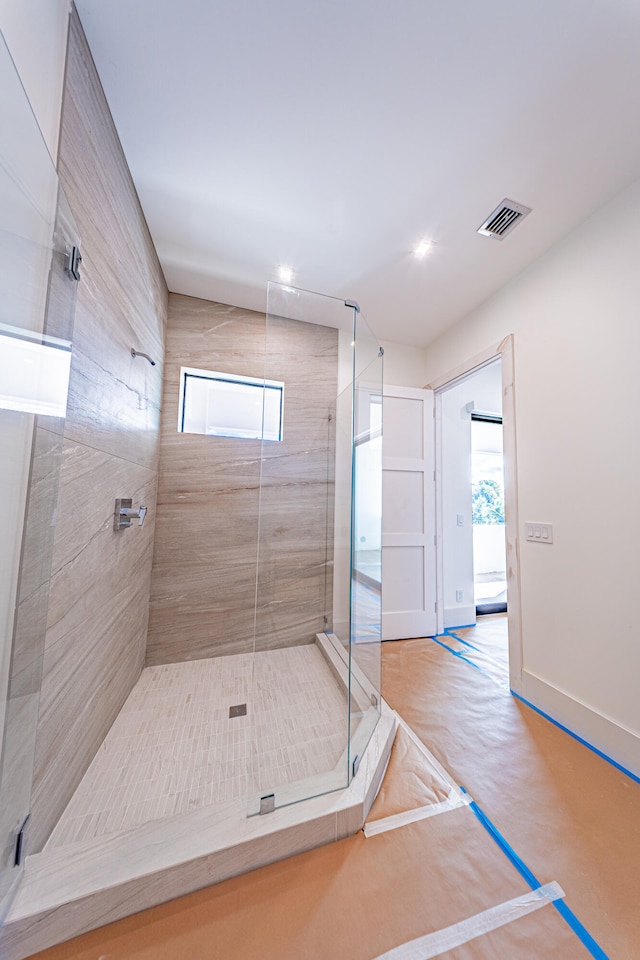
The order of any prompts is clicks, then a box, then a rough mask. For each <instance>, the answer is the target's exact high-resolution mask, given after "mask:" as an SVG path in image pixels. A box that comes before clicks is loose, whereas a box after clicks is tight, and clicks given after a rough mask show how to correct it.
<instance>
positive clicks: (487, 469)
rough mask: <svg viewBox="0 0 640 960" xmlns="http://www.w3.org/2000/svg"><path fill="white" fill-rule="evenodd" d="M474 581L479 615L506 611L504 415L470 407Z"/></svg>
mask: <svg viewBox="0 0 640 960" xmlns="http://www.w3.org/2000/svg"><path fill="white" fill-rule="evenodd" d="M471 502H472V527H473V585H474V600H475V606H476V616H486V615H487V614H495V613H506V612H507V553H506V541H505V526H504V457H503V444H502V416H501V415H498V414H493V413H482V412H480V411H477V410H472V411H471Z"/></svg>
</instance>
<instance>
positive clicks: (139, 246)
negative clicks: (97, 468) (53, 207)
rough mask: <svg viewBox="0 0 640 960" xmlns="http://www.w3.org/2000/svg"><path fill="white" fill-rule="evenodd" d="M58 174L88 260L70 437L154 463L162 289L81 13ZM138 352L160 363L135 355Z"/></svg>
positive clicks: (72, 43)
mask: <svg viewBox="0 0 640 960" xmlns="http://www.w3.org/2000/svg"><path fill="white" fill-rule="evenodd" d="M59 173H60V181H61V183H62V186H63V188H64V190H65V192H66V195H67V198H68V200H69V205H70V207H71V210H72V213H73V216H74V219H75V222H76V224H77V227H78V230H79V233H80V238H81V245H82V258H83V259H82V266H81V274H82V280H81V282H80V284H79V286H78V297H77V304H76V313H75V324H74V335H73V358H72V368H71V381H70V386H69V407H68V413H67V428H66V436H67V437H69V438H71V439H74V440H77V441H79V442H82V443H86V444H89V445H91V446H94V447H97V448H99V449H101V450H107V451H109V452H110V453H113V454H115V455H116V456H121V457H126V458H127V459H130V460H134V461H136V462H138V463H143V464H145V465H146V466H149V467H155V464H156V461H157V443H158V427H159V419H160V401H161V391H162V350H163V341H164V326H165V322H166V298H167V291H166V285H165V282H164V278H163V275H162V271H161V269H160V266H159V263H158V259H157V255H156V252H155V249H154V247H153V243H152V241H151V237H150V236H149V232H148V229H147V225H146V222H145V219H144V217H143V216H142V212H141V210H140V205H139V201H138V196H137V193H136V190H135V187H134V185H133V182H132V180H131V175H130V173H129V169H128V167H127V163H126V160H125V158H124V154H123V153H122V149H121V146H120V141H119V139H118V135H117V133H116V130H115V127H114V125H113V121H112V119H111V115H110V113H109V110H108V107H107V105H106V101H105V99H104V94H103V92H102V87H101V85H100V81H99V79H98V75H97V73H96V71H95V67H94V65H93V61H92V59H91V54H90V52H89V48H88V46H87V44H86V41H85V38H84V34H83V32H82V27H81V25H80V21H79V20H78V18H77V16H72V18H71V27H70V38H69V51H68V62H67V76H66V84H65V93H64V102H63V114H62V127H61V133H60V155H59ZM132 347H135V348H137V349H138V350H143V351H144V352H146V353H149V354H150V355H151V356H152V357H153V358H154V360H156V361H157V365H156V366H155V367H151V366H150V365H149V364H148V363H147V362H146V360H144V359H140V358H137V359H134V358H133V357H131V348H132Z"/></svg>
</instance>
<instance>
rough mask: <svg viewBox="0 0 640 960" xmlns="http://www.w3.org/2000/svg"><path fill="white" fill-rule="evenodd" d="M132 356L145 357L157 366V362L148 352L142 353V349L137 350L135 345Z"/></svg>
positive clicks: (132, 348)
mask: <svg viewBox="0 0 640 960" xmlns="http://www.w3.org/2000/svg"><path fill="white" fill-rule="evenodd" d="M131 356H132V357H144V358H145V360H148V361H149V363H150V364H151V366H152V367H155V365H156V362H155V360H152V359H151V357H150V356H149V354H148V353H142V351H141V350H136V349H135V347H131Z"/></svg>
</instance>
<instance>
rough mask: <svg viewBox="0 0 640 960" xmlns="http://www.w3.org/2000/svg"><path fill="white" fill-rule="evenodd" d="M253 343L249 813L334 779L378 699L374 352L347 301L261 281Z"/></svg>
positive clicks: (352, 766) (324, 789) (377, 365)
mask: <svg viewBox="0 0 640 960" xmlns="http://www.w3.org/2000/svg"><path fill="white" fill-rule="evenodd" d="M264 356H265V364H264V381H265V384H281V385H282V386H281V392H282V410H281V431H280V438H279V439H274V437H275V436H276V433H274V429H273V427H272V426H271V427H270V429H269V431H267V432H264V431H263V440H262V445H261V465H260V502H259V522H258V537H257V557H256V597H255V624H254V642H253V652H254V660H253V677H252V693H251V702H252V705H253V709H252V710H251V716H250V731H251V732H250V740H251V744H252V759H251V765H250V771H249V773H250V777H249V783H250V788H249V798H248V800H249V810H248V812H249V814H250V815H252V814H257V813H266V812H269V811H270V810H272V809H274V808H277V807H280V806H284V805H287V804H290V803H294V802H297V801H299V800H302V799H306V798H309V797H313V796H318V795H320V794H323V793H328V792H330V791H333V790H338V789H341V788H345V787H347V786H348V785H349V783H350V782H351V779H352V778H353V776H354V775H355V774H356V772H357V770H358V766H359V763H360V759H361V757H362V755H363V753H364V750H365V749H366V746H367V744H368V742H369V739H370V737H371V735H372V733H373V731H374V729H375V726H376V724H377V722H378V719H379V716H380V703H381V698H380V653H381V648H380V644H381V635H382V634H381V589H380V583H379V582H378V583H376V582H374V581H373V580H372V579H371V578H367V577H366V576H365V577H363V576H362V575H361V572H360V571H361V568H362V566H363V565H362V563H361V562H360V561H361V557H362V555H363V553H364V552H365V551H366V555H367V560H368V561H369V562H373V563H376V562H377V563H378V564H379V563H380V553H381V514H382V508H381V501H382V483H381V478H382V449H381V443H382V366H383V351H382V349H381V348H380V345H379V343H378V341H377V340H376V339H375V338H374V337H373V336H372V335H371V333H370V331H369V330H368V328H367V325H366V323H365V321H364V319H363V317H362V315H361V313H360V311H359V308H358V306H357V305H356V304H354V303H352V302H349V301H347V302H345V301H344V300H341V299H337V298H334V297H327V296H323V295H321V294H317V293H312V292H310V291H306V290H300V289H297V288H295V287H291V286H287V285H284V284H279V283H270V284H269V286H268V305H267V315H266V327H265V347H264ZM265 393H266V390H265ZM267 436H268V437H269V439H267ZM365 516H366V522H365V520H364V518H365ZM372 517H373V518H374V519H373V521H372V519H371V518H372ZM376 517H377V523H376V519H375V518H376ZM276 674H277V675H278V679H279V687H280V689H281V690H282V689H283V687H282V684H283V683H284V690H285V694H284V699H286V701H287V705H286V707H285V706H284V705H282V706H281V705H279V704H278V703H277V702H276V700H277V697H278V696H280V698H282V696H283V695H282V693H280V694H278V695H276V693H275V692H274V690H275V677H276ZM287 674H288V676H289V680H288V681H287Z"/></svg>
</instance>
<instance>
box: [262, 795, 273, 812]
mask: <svg viewBox="0 0 640 960" xmlns="http://www.w3.org/2000/svg"><path fill="white" fill-rule="evenodd" d="M275 808H276V795H275V793H267V794H266V795H265V796H264V797H260V816H262V815H263V814H264V813H273V811H274V810H275Z"/></svg>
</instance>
